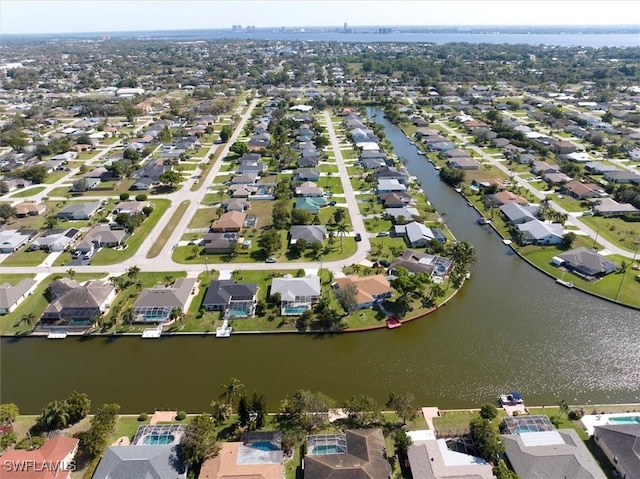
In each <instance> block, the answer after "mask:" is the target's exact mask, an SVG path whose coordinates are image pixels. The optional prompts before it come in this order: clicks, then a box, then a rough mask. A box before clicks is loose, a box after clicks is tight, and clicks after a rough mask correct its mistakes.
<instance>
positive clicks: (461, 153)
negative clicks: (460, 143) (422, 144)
mask: <svg viewBox="0 0 640 479" xmlns="http://www.w3.org/2000/svg"><path fill="white" fill-rule="evenodd" d="M440 156H441V157H443V158H468V157H469V152H468V151H466V150H462V149H460V148H454V149H453V150H447V151H444V152H442V153H441V154H440Z"/></svg>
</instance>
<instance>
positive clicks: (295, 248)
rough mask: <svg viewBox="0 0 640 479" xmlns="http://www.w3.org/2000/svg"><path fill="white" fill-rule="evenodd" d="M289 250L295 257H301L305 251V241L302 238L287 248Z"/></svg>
mask: <svg viewBox="0 0 640 479" xmlns="http://www.w3.org/2000/svg"><path fill="white" fill-rule="evenodd" d="M289 250H290V251H291V253H292V254H294V255H296V256H297V257H300V256H302V255H303V254H304V252H305V251H306V250H307V240H306V239H304V238H300V239H298V240H296V242H295V243H293V244H292V245H291V246H290V247H289Z"/></svg>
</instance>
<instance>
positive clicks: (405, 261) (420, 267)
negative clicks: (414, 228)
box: [389, 249, 453, 276]
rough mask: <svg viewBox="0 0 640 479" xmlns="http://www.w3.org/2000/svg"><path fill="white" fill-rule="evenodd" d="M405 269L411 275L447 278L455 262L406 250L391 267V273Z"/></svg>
mask: <svg viewBox="0 0 640 479" xmlns="http://www.w3.org/2000/svg"><path fill="white" fill-rule="evenodd" d="M399 266H401V267H403V268H405V269H406V270H407V271H409V272H410V273H414V274H415V273H429V274H430V275H432V276H445V275H446V274H447V273H448V272H449V271H450V270H451V268H452V267H453V261H452V260H451V259H449V258H445V257H443V256H435V255H432V254H429V253H421V252H419V251H413V250H410V249H408V250H406V251H405V252H404V253H403V254H402V256H400V257H398V258H396V259H394V260H393V262H392V263H391V266H390V267H389V270H390V271H393V270H395V268H397V267H399Z"/></svg>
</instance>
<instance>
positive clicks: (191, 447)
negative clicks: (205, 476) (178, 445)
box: [182, 413, 220, 467]
mask: <svg viewBox="0 0 640 479" xmlns="http://www.w3.org/2000/svg"><path fill="white" fill-rule="evenodd" d="M217 440H218V434H217V432H216V425H215V421H214V419H213V417H212V416H211V414H208V413H203V414H200V415H198V416H196V417H194V418H193V419H192V420H191V423H190V424H188V425H187V427H186V428H185V431H184V435H183V436H182V453H183V458H184V461H185V462H186V463H187V464H188V465H189V466H191V467H193V466H197V465H200V464H202V462H203V461H204V460H205V459H208V458H210V457H213V456H215V455H216V454H217V453H218V451H219V450H220V446H219V445H218V443H217Z"/></svg>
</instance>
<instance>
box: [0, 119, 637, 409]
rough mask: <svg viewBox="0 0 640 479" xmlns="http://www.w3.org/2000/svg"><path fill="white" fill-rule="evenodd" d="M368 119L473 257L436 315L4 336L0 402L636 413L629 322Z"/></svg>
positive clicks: (633, 333)
mask: <svg viewBox="0 0 640 479" xmlns="http://www.w3.org/2000/svg"><path fill="white" fill-rule="evenodd" d="M373 111H374V112H375V111H376V110H373ZM377 111H378V112H379V114H378V116H377V118H376V121H377V122H379V123H382V124H383V126H384V127H385V131H386V134H387V137H388V138H389V139H390V141H391V142H392V144H393V145H394V149H395V153H396V154H397V155H398V156H401V157H404V158H406V159H407V163H408V168H409V171H410V173H411V174H412V175H414V176H417V177H418V179H419V180H420V182H421V183H422V187H423V189H424V191H425V193H426V195H427V197H428V198H429V200H430V202H431V203H432V204H433V205H434V207H435V208H436V209H437V210H438V211H439V212H440V213H441V214H442V213H446V221H447V225H448V226H449V227H450V229H451V230H452V231H453V233H454V234H455V236H456V238H458V239H459V240H468V241H470V242H471V243H472V244H473V246H474V247H475V249H476V252H477V255H478V261H477V263H476V265H475V267H474V269H473V272H472V278H471V280H470V281H469V282H467V283H466V284H465V285H464V287H463V288H462V289H461V290H460V291H459V292H458V294H457V295H456V296H455V298H454V300H452V301H451V302H449V303H448V305H447V307H445V308H439V309H438V310H437V311H435V312H433V313H432V314H430V315H429V316H427V317H425V318H422V319H420V320H418V321H412V322H409V323H407V324H405V325H404V326H403V327H402V328H398V329H396V330H393V331H388V330H386V329H385V330H379V331H371V332H368V333H366V334H336V335H299V334H279V335H243V336H232V337H231V338H230V339H228V340H226V341H221V340H219V339H215V338H213V337H210V336H204V335H200V337H198V336H195V337H194V336H183V337H166V338H161V339H159V340H154V341H141V340H140V337H139V336H138V337H128V338H111V337H97V338H67V339H65V340H64V341H51V340H46V339H41V338H4V339H2V340H1V341H0V348H1V349H0V373H1V374H2V382H1V384H0V398H2V401H3V402H5V401H14V402H16V403H17V404H18V405H19V406H20V409H21V411H24V412H25V413H26V412H34V413H37V412H38V411H39V410H40V409H41V408H42V406H43V404H44V403H46V402H47V401H49V400H52V399H59V398H64V397H67V396H68V394H69V393H70V392H71V391H73V390H74V389H75V390H78V391H84V392H86V393H87V394H88V395H89V396H90V397H91V399H92V400H93V401H94V403H96V404H99V403H102V402H112V401H113V402H118V403H119V404H120V405H121V406H122V411H123V412H131V413H136V412H140V411H142V410H149V411H151V410H153V409H156V408H157V409H166V408H170V409H178V410H180V409H183V410H187V411H202V410H206V409H207V408H208V405H209V403H210V402H211V400H212V399H215V398H218V397H219V396H220V393H221V392H222V390H221V388H220V385H221V384H224V383H227V382H228V381H229V378H230V377H232V376H233V377H237V378H239V379H240V380H241V381H242V383H244V384H245V389H246V390H247V391H250V392H252V391H253V390H257V391H260V392H262V393H264V394H265V397H266V398H267V402H268V406H269V409H270V410H275V409H277V407H278V404H279V401H280V400H281V399H282V398H284V397H285V396H287V395H291V394H292V393H293V391H295V390H296V389H309V390H313V391H322V392H324V393H326V394H327V395H329V396H330V397H333V398H335V399H336V400H339V401H342V400H346V399H348V398H350V397H351V396H353V395H354V394H366V395H369V396H372V397H374V398H376V399H378V400H379V401H381V402H384V401H386V399H387V396H388V394H389V392H391V391H396V392H397V391H406V392H410V393H412V394H413V395H414V396H415V397H416V401H415V402H416V404H427V405H428V404H436V405H438V406H439V407H442V408H446V409H453V408H469V407H477V405H479V404H483V403H485V402H488V401H491V402H493V401H494V400H495V397H496V395H497V394H499V393H501V392H503V391H510V390H519V391H521V392H522V393H523V395H524V396H525V397H526V398H527V402H529V403H531V404H555V403H556V402H557V401H558V400H559V399H566V400H567V401H568V402H570V403H571V404H586V405H589V404H592V403H600V404H602V403H621V402H625V403H633V402H639V401H640V344H639V343H638V341H637V340H636V338H637V337H638V334H639V333H640V326H639V324H640V323H639V322H638V313H637V311H633V310H629V309H627V308H623V307H620V306H617V305H615V304H610V303H607V302H604V301H601V300H599V299H596V298H593V297H590V296H587V295H583V294H581V293H579V292H577V291H573V290H567V289H564V288H559V287H558V286H557V285H556V284H555V283H553V282H551V281H549V280H548V278H546V277H545V276H544V275H541V274H539V273H538V272H537V271H536V270H535V269H533V268H531V267H529V265H527V264H526V263H524V262H523V261H522V260H521V259H520V258H519V257H518V256H517V255H516V254H515V253H514V252H513V251H512V250H511V249H510V248H508V247H507V246H505V245H503V244H502V243H501V242H500V241H496V236H495V235H494V233H493V232H492V231H491V230H489V229H486V228H482V227H479V226H478V224H477V213H476V212H475V211H474V210H473V209H472V208H469V207H468V206H467V204H466V201H465V200H464V199H463V198H462V197H461V196H460V195H459V194H457V193H456V192H454V191H453V190H451V189H450V188H449V187H448V186H446V185H444V184H443V183H442V182H441V181H440V180H439V178H438V175H437V172H436V171H435V169H434V168H433V165H431V164H430V163H428V162H427V161H426V159H425V157H424V156H420V155H418V154H417V150H416V147H415V146H413V145H411V144H410V143H409V140H407V138H406V135H404V133H402V132H401V131H400V130H399V129H397V128H396V127H394V126H393V125H390V124H389V123H388V122H386V121H385V120H384V119H383V118H382V111H381V110H379V109H377ZM370 116H371V115H370Z"/></svg>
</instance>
